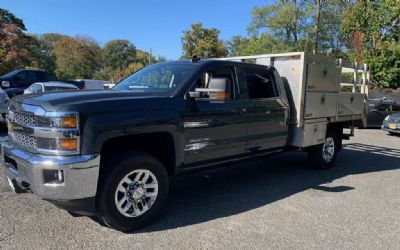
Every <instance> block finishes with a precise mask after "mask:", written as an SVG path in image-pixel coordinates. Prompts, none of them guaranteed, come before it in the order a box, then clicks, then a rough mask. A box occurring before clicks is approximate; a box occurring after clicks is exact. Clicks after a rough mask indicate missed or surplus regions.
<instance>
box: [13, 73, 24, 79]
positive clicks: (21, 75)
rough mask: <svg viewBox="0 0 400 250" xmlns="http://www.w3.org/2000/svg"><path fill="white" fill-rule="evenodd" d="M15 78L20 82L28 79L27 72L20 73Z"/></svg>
mask: <svg viewBox="0 0 400 250" xmlns="http://www.w3.org/2000/svg"><path fill="white" fill-rule="evenodd" d="M15 78H18V80H25V79H26V74H25V72H21V73H18V74H17V75H16V76H15Z"/></svg>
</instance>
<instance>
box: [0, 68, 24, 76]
mask: <svg viewBox="0 0 400 250" xmlns="http://www.w3.org/2000/svg"><path fill="white" fill-rule="evenodd" d="M20 71H21V70H20V69H16V70H13V71H11V72H10V73H7V74H5V75H2V76H1V77H2V78H9V77H12V76H14V75H15V74H17V73H18V72H20Z"/></svg>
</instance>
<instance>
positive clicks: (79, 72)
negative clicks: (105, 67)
mask: <svg viewBox="0 0 400 250" xmlns="http://www.w3.org/2000/svg"><path fill="white" fill-rule="evenodd" d="M53 49H54V56H55V58H56V60H55V65H56V69H55V74H56V77H57V78H58V79H76V78H92V77H93V74H94V72H95V71H96V70H97V69H98V68H99V67H100V66H101V54H100V47H99V46H98V45H97V43H95V42H93V41H91V40H87V39H84V38H81V37H80V38H76V39H74V38H71V37H65V38H62V39H60V40H58V41H56V42H54V45H53Z"/></svg>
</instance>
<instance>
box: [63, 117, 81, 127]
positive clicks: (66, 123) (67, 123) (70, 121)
mask: <svg viewBox="0 0 400 250" xmlns="http://www.w3.org/2000/svg"><path fill="white" fill-rule="evenodd" d="M61 125H62V127H63V128H76V127H77V125H78V124H77V122H76V117H63V118H61Z"/></svg>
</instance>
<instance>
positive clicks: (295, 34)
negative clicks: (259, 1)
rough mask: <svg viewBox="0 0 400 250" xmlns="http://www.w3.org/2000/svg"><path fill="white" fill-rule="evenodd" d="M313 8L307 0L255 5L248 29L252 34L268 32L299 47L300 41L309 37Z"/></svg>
mask: <svg viewBox="0 0 400 250" xmlns="http://www.w3.org/2000/svg"><path fill="white" fill-rule="evenodd" d="M311 13H312V8H311V5H310V2H309V1H306V0H279V1H276V2H275V3H272V4H268V5H266V6H258V7H255V8H254V9H253V11H252V21H251V23H250V25H249V27H248V31H249V33H250V34H252V35H260V34H263V33H268V34H270V35H271V36H273V37H275V38H276V39H277V40H279V41H282V42H284V44H285V45H286V46H287V47H288V48H291V50H298V49H299V46H298V45H299V41H300V40H305V39H307V38H308V35H309V32H310V27H311V26H310V21H309V19H310V14H311Z"/></svg>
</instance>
